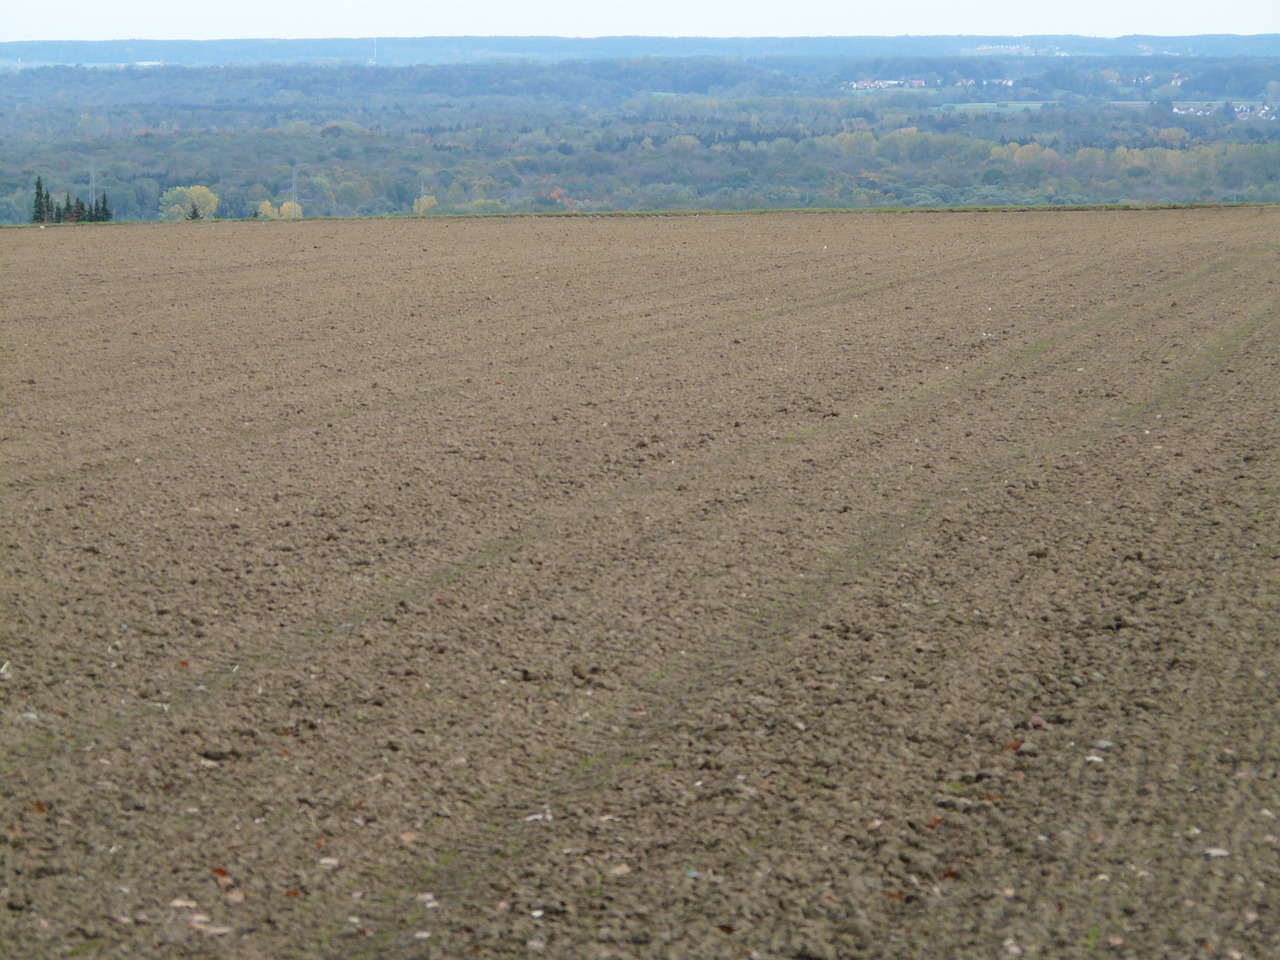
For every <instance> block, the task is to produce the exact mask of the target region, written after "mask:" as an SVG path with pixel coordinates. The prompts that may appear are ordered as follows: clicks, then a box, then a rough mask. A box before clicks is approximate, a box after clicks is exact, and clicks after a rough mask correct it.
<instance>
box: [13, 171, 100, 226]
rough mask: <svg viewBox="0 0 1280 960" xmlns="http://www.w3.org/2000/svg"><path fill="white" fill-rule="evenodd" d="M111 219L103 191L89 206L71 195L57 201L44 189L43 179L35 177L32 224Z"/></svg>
mask: <svg viewBox="0 0 1280 960" xmlns="http://www.w3.org/2000/svg"><path fill="white" fill-rule="evenodd" d="M110 219H111V207H110V206H109V205H108V204H107V193H106V191H105V190H104V191H103V192H102V193H101V194H100V195H98V196H96V197H94V198H93V200H92V201H91V202H90V203H89V204H87V205H86V204H85V202H84V199H83V198H81V197H76V198H75V200H72V199H71V194H69V193H68V194H67V195H66V197H65V198H64V199H63V200H61V201H57V200H54V199H53V197H52V196H51V195H50V194H49V192H48V191H47V190H45V188H44V178H43V177H36V195H35V199H34V200H33V201H32V204H31V222H32V223H79V222H81V221H83V222H85V223H102V222H105V221H107V220H110Z"/></svg>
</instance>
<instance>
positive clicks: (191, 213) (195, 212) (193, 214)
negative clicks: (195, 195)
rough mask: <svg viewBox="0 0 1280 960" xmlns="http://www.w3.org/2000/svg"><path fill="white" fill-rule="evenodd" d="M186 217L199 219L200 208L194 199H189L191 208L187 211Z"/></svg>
mask: <svg viewBox="0 0 1280 960" xmlns="http://www.w3.org/2000/svg"><path fill="white" fill-rule="evenodd" d="M187 219H188V220H199V219H200V208H199V207H197V206H196V202H195V201H194V200H192V201H191V209H190V210H188V211H187Z"/></svg>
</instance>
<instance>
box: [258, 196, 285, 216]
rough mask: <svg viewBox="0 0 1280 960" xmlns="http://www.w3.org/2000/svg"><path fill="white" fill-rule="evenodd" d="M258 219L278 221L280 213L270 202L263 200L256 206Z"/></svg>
mask: <svg viewBox="0 0 1280 960" xmlns="http://www.w3.org/2000/svg"><path fill="white" fill-rule="evenodd" d="M258 218H259V219H261V220H279V219H280V211H279V210H277V209H276V208H275V207H274V206H272V204H271V201H270V200H263V201H262V202H261V203H260V204H258Z"/></svg>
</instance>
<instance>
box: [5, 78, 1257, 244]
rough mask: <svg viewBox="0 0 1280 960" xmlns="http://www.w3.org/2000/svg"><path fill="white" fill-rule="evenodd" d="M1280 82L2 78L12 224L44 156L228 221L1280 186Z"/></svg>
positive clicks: (1248, 192)
mask: <svg viewBox="0 0 1280 960" xmlns="http://www.w3.org/2000/svg"><path fill="white" fill-rule="evenodd" d="M1277 77H1280V59H1267V58H1221V57H1210V58H1195V57H1148V58H1145V59H1143V58H1136V57H1128V58H1125V57H1099V58H1088V57H1076V58H1067V59H1063V58H1051V57H1038V58H1037V57H1030V56H1021V55H1018V56H1005V57H1002V56H984V57H967V58H965V57H934V58H930V57H923V56H918V57H911V58H898V59H893V58H863V59H848V58H845V59H840V58H838V57H834V56H829V57H827V58H826V59H823V60H821V61H813V60H809V61H805V62H803V63H800V62H792V61H788V60H786V59H785V58H776V57H774V58H761V59H757V60H750V59H742V58H738V59H733V58H713V57H687V58H665V59H664V58H643V59H618V60H600V61H590V62H573V63H561V64H556V65H554V66H551V65H546V64H538V63H493V64H460V65H451V66H439V67H406V68H382V67H352V66H335V67H322V66H313V65H305V66H287V65H279V64H267V65H261V64H260V65H254V66H243V67H224V68H199V69H195V68H145V69H144V68H134V69H125V70H116V71H103V70H94V69H87V68H69V67H58V68H41V69H33V70H23V71H20V72H18V73H14V74H0V222H11V223H16V222H22V221H24V220H27V219H30V218H31V213H32V212H33V208H32V206H31V200H30V193H29V191H30V184H31V180H32V177H34V176H35V174H36V171H40V172H42V173H43V175H44V186H45V187H46V188H48V192H49V193H50V194H53V195H57V196H62V195H64V194H65V197H66V199H68V200H69V198H70V197H71V196H73V195H75V194H76V193H77V192H81V191H83V189H84V184H85V182H86V181H87V180H88V177H87V172H88V171H87V169H86V168H89V167H90V166H92V167H93V169H94V170H95V171H96V174H95V175H96V183H97V185H98V186H102V187H104V192H105V191H109V192H110V195H111V199H112V205H111V208H110V212H111V215H112V216H114V217H116V218H123V219H144V220H145V219H166V218H177V217H183V216H186V215H188V214H190V213H191V211H192V209H193V204H192V202H191V197H190V195H189V193H190V191H192V190H195V189H196V185H199V186H200V188H201V189H204V190H208V191H209V193H210V194H211V195H212V196H213V197H215V198H216V204H215V205H213V207H212V208H210V205H209V204H208V202H207V199H208V198H204V199H202V201H201V202H199V203H196V204H195V206H194V209H196V210H198V211H199V212H200V215H201V217H202V218H203V217H208V216H222V217H231V218H249V217H255V216H257V217H260V218H268V219H270V218H293V217H296V216H298V215H300V214H301V212H302V210H303V209H305V210H306V213H307V215H308V216H367V215H389V214H390V215H394V214H403V215H413V214H418V215H436V214H449V213H459V212H469V213H470V212H507V211H512V212H521V211H530V212H537V211H549V210H578V211H608V210H658V209H744V208H776V207H865V206H948V205H984V206H986V205H1014V204H1016V205H1026V204H1090V203H1094V204H1101V203H1127V202H1133V203H1145V202H1232V201H1260V202H1280V120H1278V119H1277V111H1280V80H1277V79H1274V78H1277ZM30 104H36V105H38V106H39V109H33V108H31V107H30V106H29V105H30ZM175 191H176V192H175ZM183 191H186V193H183ZM202 196H203V195H202ZM59 205H61V206H62V207H63V208H64V217H65V216H66V207H67V202H65V201H64V202H61V203H54V204H52V206H53V213H54V215H55V216H56V212H57V207H58V206H59ZM93 206H94V204H93V203H92V202H91V203H90V204H89V205H88V207H86V209H85V210H84V216H85V218H88V217H89V216H90V215H91V214H92V211H93ZM175 208H176V212H175ZM41 209H42V210H43V209H44V206H43V205H42V207H41ZM71 211H72V216H75V213H76V211H75V205H74V201H72V202H71Z"/></svg>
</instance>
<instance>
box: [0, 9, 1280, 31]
mask: <svg viewBox="0 0 1280 960" xmlns="http://www.w3.org/2000/svg"><path fill="white" fill-rule="evenodd" d="M1046 33H1059V34H1061V33H1070V34H1081V35H1085V36H1096V37H1115V36H1121V35H1124V34H1130V33H1147V34H1157V35H1165V36H1186V35H1188V34H1197V33H1238V34H1256V33H1280V2H1277V0H1057V2H1053V0H1050V2H1047V3H1046V2H1044V0H969V2H965V0H904V2H897V3H895V2H887V3H886V2H874V3H873V2H863V3H850V2H835V0H826V2H824V0H768V2H757V0H711V2H697V0H630V2H627V3H608V2H603V0H546V2H542V3H538V2H531V0H450V2H447V3H441V2H435V3H431V2H411V0H348V2H344V3H325V2H316V3H305V2H301V3H300V2H297V0H293V2H278V0H213V2H210V3H184V2H181V0H178V2H175V0H117V2H112V0H92V2H90V0H67V2H59V0H54V2H53V3H51V4H49V5H48V6H45V5H44V4H43V3H39V2H35V0H0V41H3V40H120V39H166V40H169V39H191V40H213V39H240V38H258V37H280V38H294V37H375V36H381V37H424V36H461V35H470V36H528V35H542V36H563V37H598V36H619V35H646V36H707V37H761V36H902V35H905V34H914V35H929V34H934V35H937V34H982V35H995V36H1016V35H1024V34H1046Z"/></svg>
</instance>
